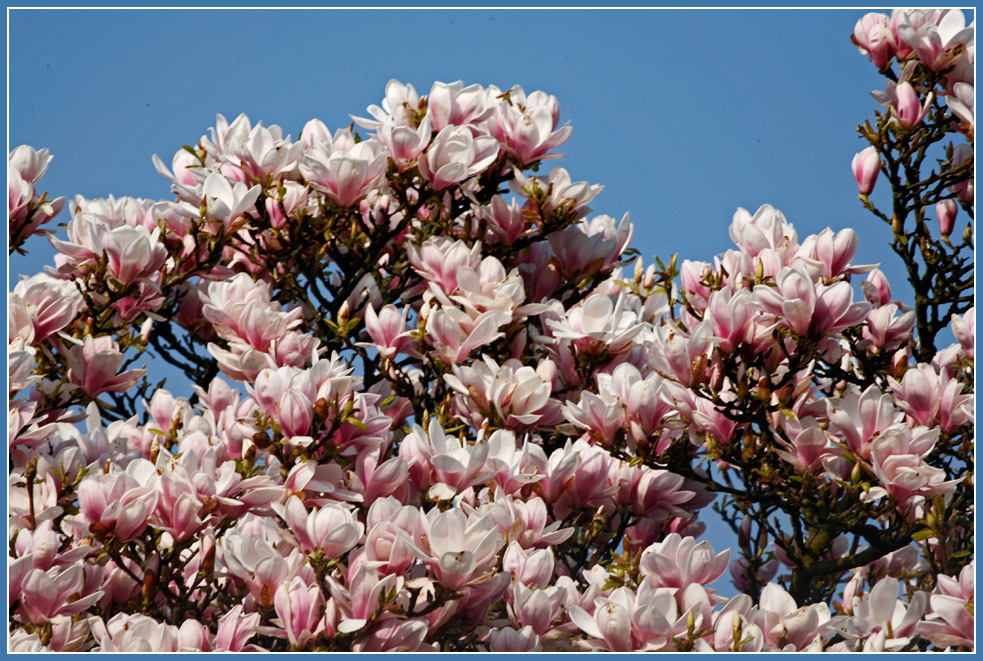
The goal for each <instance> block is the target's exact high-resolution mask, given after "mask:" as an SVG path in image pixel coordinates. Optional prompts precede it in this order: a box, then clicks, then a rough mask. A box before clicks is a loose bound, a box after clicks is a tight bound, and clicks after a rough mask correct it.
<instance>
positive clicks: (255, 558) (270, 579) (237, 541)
mask: <svg viewBox="0 0 983 661" xmlns="http://www.w3.org/2000/svg"><path fill="white" fill-rule="evenodd" d="M218 547H219V548H220V549H221V552H222V559H223V561H224V563H225V566H226V567H227V568H228V570H229V572H230V573H231V574H232V575H233V576H235V577H237V578H239V579H241V580H242V581H244V582H245V583H246V586H247V587H248V588H249V592H250V594H251V595H252V597H253V599H255V600H256V603H257V604H259V605H261V606H263V607H270V606H273V601H274V595H275V593H276V590H277V588H278V587H279V586H280V585H281V584H282V583H284V582H285V581H287V580H289V579H290V578H291V577H292V576H293V574H294V573H295V572H296V567H297V565H299V564H300V562H301V558H300V556H299V555H294V556H292V557H290V558H284V557H283V556H282V555H281V554H280V553H278V552H277V551H276V549H275V548H274V547H273V545H272V544H271V543H270V542H269V541H267V540H265V539H263V538H262V537H259V536H258V535H255V534H247V535H245V536H244V535H241V534H239V533H237V532H233V533H226V534H225V535H224V536H223V537H222V539H221V541H220V542H219V544H218Z"/></svg>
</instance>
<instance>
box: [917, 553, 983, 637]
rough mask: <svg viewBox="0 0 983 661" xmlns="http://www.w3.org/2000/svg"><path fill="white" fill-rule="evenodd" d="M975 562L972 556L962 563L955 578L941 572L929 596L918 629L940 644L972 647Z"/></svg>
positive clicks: (974, 631)
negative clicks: (926, 609)
mask: <svg viewBox="0 0 983 661" xmlns="http://www.w3.org/2000/svg"><path fill="white" fill-rule="evenodd" d="M975 565H976V561H975V560H973V561H972V562H970V564H968V565H966V566H965V567H963V568H962V571H960V572H959V577H958V578H955V577H952V576H946V575H945V574H940V575H939V576H938V578H937V583H936V586H935V592H936V594H932V595H930V596H929V605H930V612H929V613H927V614H926V617H925V619H924V620H923V621H921V622H919V623H918V625H917V631H918V633H919V634H921V635H923V636H925V637H926V638H928V639H929V640H931V641H932V643H933V644H935V645H938V646H939V647H966V648H969V649H973V648H974V647H975V640H976V636H975V633H976V625H975V617H974V612H973V611H974V606H975V601H976V585H975V579H974V573H975V569H976V566H975Z"/></svg>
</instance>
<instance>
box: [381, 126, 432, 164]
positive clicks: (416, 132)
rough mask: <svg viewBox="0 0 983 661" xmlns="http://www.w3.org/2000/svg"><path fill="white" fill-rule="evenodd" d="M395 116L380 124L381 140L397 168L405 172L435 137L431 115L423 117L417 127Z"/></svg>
mask: <svg viewBox="0 0 983 661" xmlns="http://www.w3.org/2000/svg"><path fill="white" fill-rule="evenodd" d="M398 121H399V120H397V119H396V117H395V116H389V117H388V118H386V120H385V121H383V122H382V124H381V125H380V126H379V128H378V131H377V134H376V135H378V136H379V140H380V141H381V142H382V144H383V145H384V146H385V147H386V151H387V152H388V153H389V156H390V157H391V158H392V159H393V162H395V163H396V168H397V169H398V170H399V171H400V172H403V171H405V170H407V169H409V168H411V167H413V165H415V164H416V162H417V159H418V158H419V157H420V154H422V153H423V151H424V150H425V149H426V148H427V146H428V145H429V144H430V138H432V137H433V129H432V126H431V120H430V115H427V116H426V117H424V118H423V121H421V122H420V126H419V127H417V128H416V129H414V128H412V127H411V126H406V125H402V124H399V123H398Z"/></svg>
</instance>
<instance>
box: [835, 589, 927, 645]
mask: <svg viewBox="0 0 983 661" xmlns="http://www.w3.org/2000/svg"><path fill="white" fill-rule="evenodd" d="M899 587H900V582H899V581H898V579H896V578H893V577H891V576H886V577H884V578H882V579H881V580H879V581H878V582H877V585H875V586H874V587H873V588H871V590H870V592H869V593H866V594H863V595H861V596H859V597H854V598H853V609H852V612H853V615H852V616H838V617H834V618H833V619H832V620H830V622H829V623H828V625H827V629H828V630H831V631H836V632H837V633H839V634H840V635H841V636H843V637H844V638H846V639H847V640H848V641H857V643H859V642H860V641H863V645H862V649H863V651H865V652H883V651H897V650H900V649H902V648H903V647H905V646H906V645H907V644H908V642H909V641H910V640H911V637H912V636H913V635H914V634H915V631H916V627H917V625H918V622H919V620H921V618H922V614H923V613H924V612H925V607H926V606H927V602H928V595H927V594H926V593H924V592H916V593H915V595H914V596H913V597H912V598H911V602H910V603H909V604H907V605H906V604H905V603H904V602H903V601H902V600H901V599H900V598H899V597H898V590H899ZM858 651H859V650H858Z"/></svg>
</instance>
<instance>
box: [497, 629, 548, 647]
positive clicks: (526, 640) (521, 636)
mask: <svg viewBox="0 0 983 661" xmlns="http://www.w3.org/2000/svg"><path fill="white" fill-rule="evenodd" d="M488 650H489V651H490V652H541V651H542V650H543V646H542V645H540V643H539V636H537V635H536V632H534V631H533V630H532V627H529V626H525V627H522V628H521V629H513V628H511V627H502V628H499V629H492V630H491V633H490V634H489V640H488Z"/></svg>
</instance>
